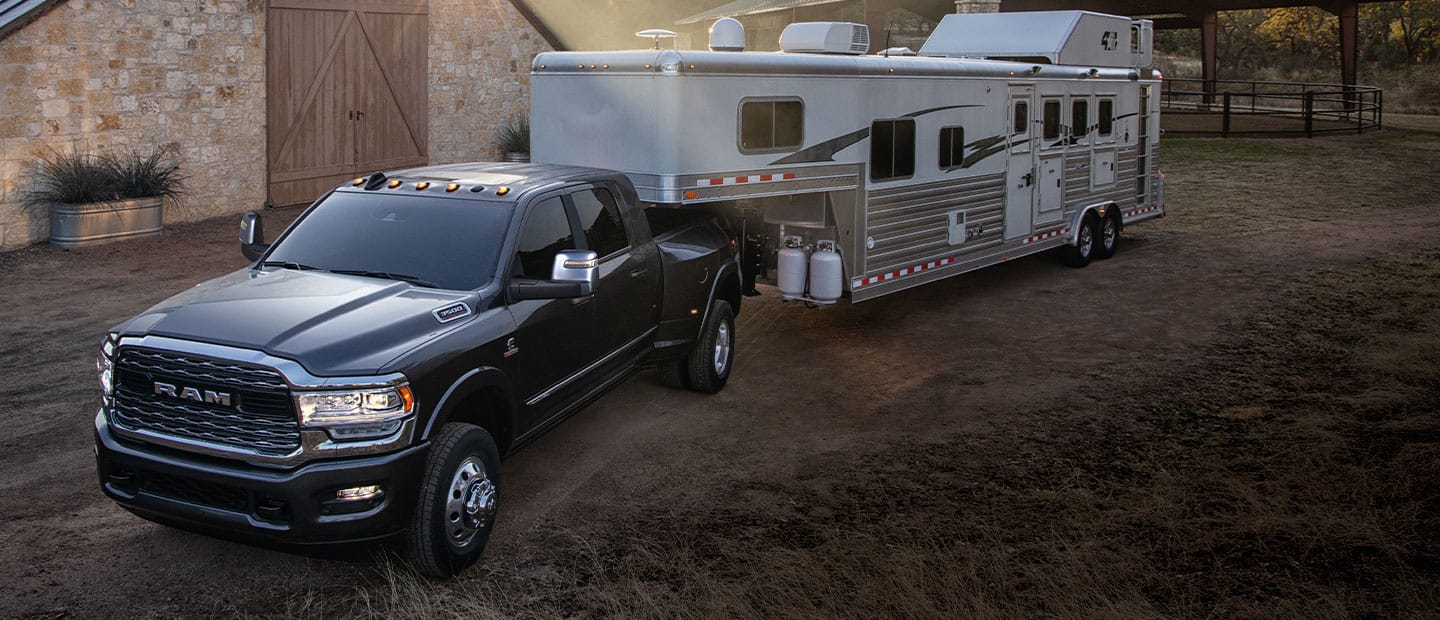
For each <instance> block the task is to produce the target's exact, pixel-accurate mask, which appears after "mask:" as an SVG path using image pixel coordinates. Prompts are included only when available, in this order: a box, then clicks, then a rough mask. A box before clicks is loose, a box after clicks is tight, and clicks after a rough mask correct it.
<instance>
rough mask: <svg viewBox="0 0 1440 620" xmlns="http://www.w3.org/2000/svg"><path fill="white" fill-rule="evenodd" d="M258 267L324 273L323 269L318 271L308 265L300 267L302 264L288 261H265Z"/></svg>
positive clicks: (316, 268)
mask: <svg viewBox="0 0 1440 620" xmlns="http://www.w3.org/2000/svg"><path fill="white" fill-rule="evenodd" d="M260 266H261V267H279V268H281V269H294V270H295V271H316V270H319V271H324V270H323V269H320V268H319V267H311V266H310V265H302V264H300V263H297V262H294V261H288V260H267V261H265V262H263V263H260Z"/></svg>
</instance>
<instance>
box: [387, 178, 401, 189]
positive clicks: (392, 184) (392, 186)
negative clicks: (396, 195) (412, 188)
mask: <svg viewBox="0 0 1440 620" xmlns="http://www.w3.org/2000/svg"><path fill="white" fill-rule="evenodd" d="M386 187H389V188H390V189H395V188H397V187H400V181H399V180H398V179H397V180H394V181H391V182H390V183H388V184H387V185H386Z"/></svg>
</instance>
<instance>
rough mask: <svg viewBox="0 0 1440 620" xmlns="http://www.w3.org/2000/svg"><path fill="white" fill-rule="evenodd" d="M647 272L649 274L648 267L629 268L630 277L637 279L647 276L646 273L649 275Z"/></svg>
mask: <svg viewBox="0 0 1440 620" xmlns="http://www.w3.org/2000/svg"><path fill="white" fill-rule="evenodd" d="M649 274H650V270H649V269H646V268H644V267H639V268H636V269H631V270H630V277H632V278H637V279H638V278H643V277H645V276H647V275H649Z"/></svg>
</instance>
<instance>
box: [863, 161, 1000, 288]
mask: <svg viewBox="0 0 1440 620" xmlns="http://www.w3.org/2000/svg"><path fill="white" fill-rule="evenodd" d="M1004 178H1005V177H1004V175H1003V174H988V175H984V176H978V177H972V178H968V179H962V180H958V181H942V182H938V183H928V184H924V185H914V186H909V187H901V188H895V189H887V190H879V191H873V192H870V194H869V197H868V201H867V202H868V205H869V206H868V209H867V210H866V220H867V221H866V231H867V233H868V234H869V235H870V236H871V237H873V238H874V239H875V248H874V249H872V250H869V251H867V252H866V254H865V276H866V277H869V276H873V275H878V274H883V273H888V272H891V271H895V270H897V269H904V268H907V267H913V266H915V265H919V264H924V263H927V262H929V261H932V260H939V259H942V258H950V257H954V256H957V255H960V254H964V253H967V252H973V251H977V250H980V249H983V248H986V247H991V246H993V245H996V244H998V243H1000V242H1002V241H1003V237H1004V234H1005V227H1004V225H1003V224H1004V218H1005V183H1004ZM957 209H958V210H963V211H964V212H965V228H966V232H967V236H970V238H969V240H968V241H966V242H965V243H964V244H962V245H950V242H949V230H950V229H949V221H948V219H947V214H949V213H950V212H951V211H955V210H957Z"/></svg>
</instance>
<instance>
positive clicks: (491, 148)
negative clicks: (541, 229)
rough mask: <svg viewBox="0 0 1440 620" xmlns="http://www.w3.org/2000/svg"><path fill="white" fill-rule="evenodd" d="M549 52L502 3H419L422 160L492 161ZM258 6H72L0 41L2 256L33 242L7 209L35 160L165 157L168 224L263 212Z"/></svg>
mask: <svg viewBox="0 0 1440 620" xmlns="http://www.w3.org/2000/svg"><path fill="white" fill-rule="evenodd" d="M547 50H549V46H548V44H547V43H546V42H545V40H544V38H542V37H541V36H540V35H539V33H537V32H536V31H535V30H534V28H533V27H532V26H531V25H530V24H529V22H528V21H526V20H525V18H524V17H523V16H522V15H521V14H520V13H519V12H518V11H516V10H515V8H514V6H513V5H511V4H510V2H509V1H508V0H431V2H430V59H429V63H430V67H429V73H430V94H429V102H430V103H429V106H430V122H429V127H430V140H429V143H430V161H431V163H451V162H457V161H469V160H486V159H498V158H499V157H500V155H501V153H500V152H499V149H498V148H497V147H496V146H495V138H496V135H497V134H498V133H499V132H500V128H501V127H503V126H504V124H505V123H507V122H510V121H513V120H517V119H520V118H524V117H526V116H528V114H529V110H530V101H529V90H530V89H529V82H530V61H531V59H532V58H534V57H535V54H538V53H540V52H542V51H547ZM265 123H266V118H265V1H264V0H70V1H69V2H65V3H62V4H61V5H59V6H57V7H56V8H54V9H53V10H51V11H50V12H48V13H46V14H44V15H43V16H41V17H40V18H39V19H38V20H36V21H34V22H32V23H30V24H28V25H26V26H25V27H23V28H21V29H20V30H19V31H17V32H14V33H12V34H11V35H10V36H8V37H6V38H5V39H4V40H3V41H0V251H4V250H12V249H16V248H19V247H23V246H25V245H28V244H31V243H35V242H39V241H43V240H45V239H46V238H47V237H48V236H49V234H50V231H49V219H48V215H47V214H46V213H43V212H35V213H30V212H26V211H24V210H22V209H21V208H20V206H19V200H20V192H21V191H23V189H24V187H25V185H26V179H27V176H28V170H29V168H30V166H31V165H32V164H33V162H34V161H35V156H36V155H37V154H40V153H45V152H47V151H50V150H52V149H53V150H55V151H61V152H68V151H75V150H89V151H92V152H106V151H112V150H116V149H125V148H134V149H137V150H139V151H142V152H148V150H149V149H151V148H153V147H156V146H162V145H173V146H175V147H176V148H178V149H179V153H180V155H181V158H182V166H183V168H182V169H183V171H184V172H185V173H186V174H188V175H189V177H190V187H191V190H190V194H189V196H188V197H187V198H186V199H185V201H184V204H183V205H181V206H180V207H179V208H176V207H174V206H169V207H167V213H166V220H167V221H169V222H176V221H185V220H194V219H203V218H207V217H213V216H216V215H223V214H229V213H238V212H241V211H245V210H249V209H258V208H261V207H262V206H263V205H264V204H265V200H266V168H267V162H266V159H265V158H266V152H265V140H266V137H265Z"/></svg>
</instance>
